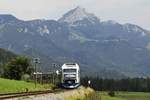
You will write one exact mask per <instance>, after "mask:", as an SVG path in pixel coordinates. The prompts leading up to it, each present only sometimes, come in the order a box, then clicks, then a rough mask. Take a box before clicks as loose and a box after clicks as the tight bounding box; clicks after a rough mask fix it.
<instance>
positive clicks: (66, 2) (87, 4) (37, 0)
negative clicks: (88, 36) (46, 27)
mask: <svg viewBox="0 0 150 100" xmlns="http://www.w3.org/2000/svg"><path fill="white" fill-rule="evenodd" d="M78 5H80V6H81V7H84V8H86V9H87V11H89V12H94V13H95V14H96V15H97V16H99V17H100V18H102V19H104V20H107V19H113V20H116V21H119V22H121V23H125V22H130V23H135V24H138V25H141V26H143V27H146V28H149V29H150V23H149V21H150V20H149V17H150V14H149V9H150V6H149V5H150V0H0V14H3V13H9V14H13V15H15V16H16V17H18V18H21V19H25V20H29V19H37V18H38V19H39V18H40V19H41V18H42V19H43V18H44V19H45V18H46V19H57V18H59V17H61V16H62V14H64V13H65V12H67V11H68V10H70V9H72V8H74V7H76V6H78Z"/></svg>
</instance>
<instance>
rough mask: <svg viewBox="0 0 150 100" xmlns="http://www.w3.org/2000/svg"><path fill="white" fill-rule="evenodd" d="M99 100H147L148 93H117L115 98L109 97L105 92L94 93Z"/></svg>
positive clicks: (149, 95)
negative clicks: (99, 97)
mask: <svg viewBox="0 0 150 100" xmlns="http://www.w3.org/2000/svg"><path fill="white" fill-rule="evenodd" d="M96 95H98V96H101V100H149V99H150V93H144V92H117V94H116V96H115V97H110V96H109V95H108V94H107V92H96Z"/></svg>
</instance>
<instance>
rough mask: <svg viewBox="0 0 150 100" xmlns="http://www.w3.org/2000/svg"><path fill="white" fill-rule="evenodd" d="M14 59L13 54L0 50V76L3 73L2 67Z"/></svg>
mask: <svg viewBox="0 0 150 100" xmlns="http://www.w3.org/2000/svg"><path fill="white" fill-rule="evenodd" d="M15 57H16V55H15V54H14V53H12V52H10V51H7V50H4V49H1V48H0V76H1V75H2V73H3V66H4V65H5V64H6V63H7V62H8V61H10V60H11V59H13V58H15Z"/></svg>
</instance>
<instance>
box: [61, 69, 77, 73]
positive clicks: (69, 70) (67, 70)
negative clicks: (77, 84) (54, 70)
mask: <svg viewBox="0 0 150 100" xmlns="http://www.w3.org/2000/svg"><path fill="white" fill-rule="evenodd" d="M63 72H76V69H64V70H63Z"/></svg>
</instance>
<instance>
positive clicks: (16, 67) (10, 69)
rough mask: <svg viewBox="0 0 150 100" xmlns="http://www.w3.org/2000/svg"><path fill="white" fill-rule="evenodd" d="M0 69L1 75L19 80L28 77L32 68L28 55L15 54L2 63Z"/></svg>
mask: <svg viewBox="0 0 150 100" xmlns="http://www.w3.org/2000/svg"><path fill="white" fill-rule="evenodd" d="M1 70H2V73H1V77H3V78H8V79H15V80H21V79H24V78H26V77H30V75H31V73H32V72H33V70H34V69H33V67H32V65H31V60H30V59H29V58H28V57H26V56H16V57H14V58H12V59H11V60H9V61H8V62H7V63H5V64H3V66H2V67H1Z"/></svg>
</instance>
